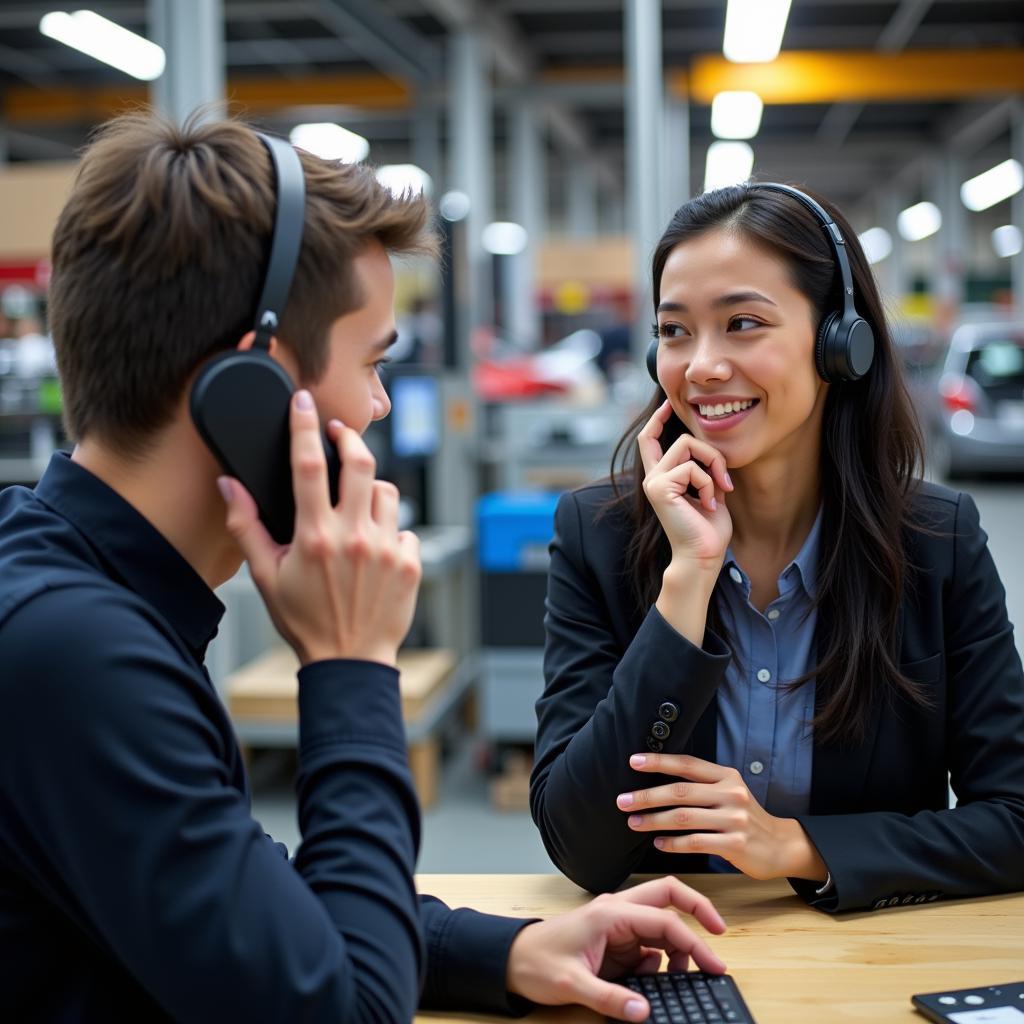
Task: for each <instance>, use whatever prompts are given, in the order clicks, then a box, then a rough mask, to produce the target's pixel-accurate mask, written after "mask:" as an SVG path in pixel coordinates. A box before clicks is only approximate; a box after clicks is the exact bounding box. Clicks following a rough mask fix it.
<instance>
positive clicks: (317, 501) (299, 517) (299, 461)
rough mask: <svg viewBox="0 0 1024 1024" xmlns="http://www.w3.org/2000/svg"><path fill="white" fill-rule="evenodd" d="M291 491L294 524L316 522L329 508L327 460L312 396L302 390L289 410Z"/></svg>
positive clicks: (293, 399)
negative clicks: (293, 502) (293, 495)
mask: <svg viewBox="0 0 1024 1024" xmlns="http://www.w3.org/2000/svg"><path fill="white" fill-rule="evenodd" d="M289 417H290V424H291V460H292V491H293V492H294V494H295V523H296V527H298V524H299V522H317V521H319V520H320V519H321V518H322V517H323V516H324V515H325V514H326V513H327V512H328V511H329V509H330V491H329V490H328V488H327V459H326V458H325V457H324V446H323V444H322V443H321V441H320V420H319V419H318V418H317V414H316V406H315V405H314V403H313V396H312V395H311V394H310V393H309V392H308V391H306V390H305V389H300V390H299V391H296V392H295V394H294V395H292V401H291V411H290V413H289Z"/></svg>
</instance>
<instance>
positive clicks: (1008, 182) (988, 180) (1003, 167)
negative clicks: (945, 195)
mask: <svg viewBox="0 0 1024 1024" xmlns="http://www.w3.org/2000/svg"><path fill="white" fill-rule="evenodd" d="M1022 188H1024V168H1022V167H1021V165H1020V162H1019V161H1017V160H1004V161H1003V162H1002V163H1001V164H996V166H995V167H990V168H989V169H988V170H987V171H985V172H984V173H983V174H979V175H978V176H977V177H975V178H971V179H970V180H969V181H965V182H964V183H963V184H962V185H961V186H960V200H961V202H963V204H964V206H966V207H967V209H968V210H975V211H977V210H987V209H988V208H989V207H990V206H995V205H996V203H1001V202H1002V201H1003V200H1004V199H1009V198H1010V196H1012V195H1016V194H1017V193H1018V192H1019V191H1020V190H1021V189H1022Z"/></svg>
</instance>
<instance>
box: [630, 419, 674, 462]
mask: <svg viewBox="0 0 1024 1024" xmlns="http://www.w3.org/2000/svg"><path fill="white" fill-rule="evenodd" d="M671 415H672V403H671V402H668V401H665V402H662V403H661V405H659V406H658V408H657V409H656V410H655V411H654V415H653V416H652V417H651V418H650V419H649V420H648V421H647V424H646V426H645V427H644V428H643V430H641V431H640V433H639V434H638V435H637V438H636V443H637V448H638V450H639V452H640V461H641V462H642V463H643V467H644V472H645V473H650V472H651V470H652V469H653V468H654V467H655V466H656V465H657V464H658V462H659V461H660V460H661V454H662V453H661V441H660V438H661V433H662V431H663V430H664V429H665V424H666V423H667V422H668V420H669V417H670V416H671Z"/></svg>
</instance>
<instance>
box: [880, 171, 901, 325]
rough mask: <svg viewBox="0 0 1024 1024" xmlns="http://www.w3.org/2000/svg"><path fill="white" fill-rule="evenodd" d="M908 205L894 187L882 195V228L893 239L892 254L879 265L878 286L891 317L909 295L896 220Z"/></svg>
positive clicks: (898, 190)
mask: <svg viewBox="0 0 1024 1024" xmlns="http://www.w3.org/2000/svg"><path fill="white" fill-rule="evenodd" d="M906 205H907V202H906V194H905V193H904V192H902V191H901V190H900V189H898V188H896V187H895V186H893V187H892V188H889V189H887V190H886V191H885V192H884V193H883V195H882V202H881V207H882V219H881V226H882V227H883V228H885V230H886V231H888V232H889V237H890V238H891V239H892V252H890V253H889V255H888V256H886V258H885V259H884V260H882V262H881V263H880V264H878V269H877V276H878V285H879V288H880V289H881V291H882V299H883V300H884V302H885V304H886V306H887V308H888V310H889V313H890V315H892V314H898V313H899V311H900V309H901V308H902V306H903V299H904V296H905V295H906V293H907V271H906V259H905V252H904V248H903V247H904V244H905V243H904V241H903V236H902V235H901V234H900V233H899V231H898V230H897V228H896V219H897V218H898V217H899V215H900V210H902V209H903V208H904V207H905V206H906Z"/></svg>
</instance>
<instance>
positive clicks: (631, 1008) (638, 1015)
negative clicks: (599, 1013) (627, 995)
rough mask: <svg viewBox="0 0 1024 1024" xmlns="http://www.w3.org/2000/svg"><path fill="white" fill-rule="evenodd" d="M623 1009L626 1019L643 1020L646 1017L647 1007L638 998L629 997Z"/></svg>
mask: <svg viewBox="0 0 1024 1024" xmlns="http://www.w3.org/2000/svg"><path fill="white" fill-rule="evenodd" d="M625 1009H626V1018H627V1019H628V1020H645V1019H646V1018H647V1007H646V1006H644V1004H643V1003H641V1002H640V1000H639V999H630V1000H629V1001H628V1002H627V1003H626V1007H625Z"/></svg>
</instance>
